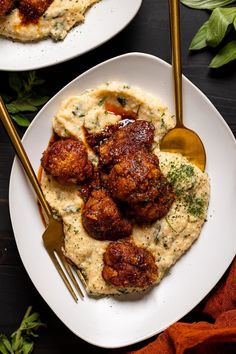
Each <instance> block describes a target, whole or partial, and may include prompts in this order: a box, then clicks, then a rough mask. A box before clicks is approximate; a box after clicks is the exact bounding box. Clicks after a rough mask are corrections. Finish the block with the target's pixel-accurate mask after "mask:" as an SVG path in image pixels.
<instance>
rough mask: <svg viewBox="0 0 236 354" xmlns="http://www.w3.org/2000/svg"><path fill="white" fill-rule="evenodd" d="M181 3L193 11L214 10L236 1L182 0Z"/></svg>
mask: <svg viewBox="0 0 236 354" xmlns="http://www.w3.org/2000/svg"><path fill="white" fill-rule="evenodd" d="M181 2H182V3H183V4H184V5H186V6H188V7H191V8H193V9H207V10H214V9H215V8H216V7H220V6H225V5H229V4H232V3H233V2H235V0H181Z"/></svg>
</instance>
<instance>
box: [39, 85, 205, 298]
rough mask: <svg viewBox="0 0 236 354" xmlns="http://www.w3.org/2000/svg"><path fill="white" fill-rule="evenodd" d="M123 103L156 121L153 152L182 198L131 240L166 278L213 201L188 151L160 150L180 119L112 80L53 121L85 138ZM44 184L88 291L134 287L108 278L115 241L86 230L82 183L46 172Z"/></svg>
mask: <svg viewBox="0 0 236 354" xmlns="http://www.w3.org/2000/svg"><path fill="white" fill-rule="evenodd" d="M117 102H119V103H120V104H121V105H122V106H125V109H126V110H127V111H132V112H135V113H136V115H137V119H142V120H147V121H150V122H152V124H153V125H154V127H155V138H154V143H153V148H152V152H153V153H154V154H156V155H157V156H158V158H159V162H160V168H161V171H162V173H163V174H164V176H165V177H166V178H167V180H168V181H169V182H170V183H171V184H172V186H173V189H174V191H175V194H176V200H175V201H174V203H173V204H172V206H171V208H170V210H169V212H168V214H167V215H166V216H165V217H164V218H162V219H160V220H158V221H156V222H154V223H151V224H146V225H135V226H134V229H133V232H132V235H131V239H132V241H133V243H134V244H135V245H137V246H139V247H143V248H145V249H147V250H148V251H150V252H151V253H152V255H153V256H154V258H155V262H156V265H157V267H158V278H157V281H156V283H158V282H160V280H161V279H162V278H163V276H164V275H165V274H166V273H167V272H168V270H169V269H170V267H171V266H172V265H173V264H174V263H175V262H176V261H177V260H178V259H179V258H180V257H181V256H182V255H183V254H184V253H185V252H186V251H187V250H188V249H189V248H190V246H191V245H192V243H193V242H194V241H195V240H196V239H197V238H198V236H199V234H200V231H201V228H202V226H203V223H204V221H205V219H206V215H207V208H208V201H209V189H210V187H209V180H208V176H207V174H206V173H203V172H202V171H201V170H199V169H198V168H197V167H196V166H194V165H192V164H191V163H189V162H188V161H187V160H186V159H185V158H184V157H183V156H181V155H178V154H172V153H164V152H160V151H159V141H160V139H161V138H162V136H163V135H164V134H165V133H166V132H167V131H168V130H169V129H170V128H172V127H173V126H174V124H175V122H174V120H173V117H172V116H171V115H170V113H169V111H168V108H167V107H166V106H165V105H164V104H163V103H162V102H160V101H159V100H158V99H157V98H155V97H153V96H152V95H150V94H148V93H146V92H143V91H142V90H140V89H139V88H136V87H131V86H129V85H126V84H123V83H119V82H108V83H105V84H103V85H101V86H99V87H97V88H96V89H93V90H89V91H86V92H84V93H83V94H81V95H79V96H74V97H70V98H69V99H67V100H66V101H65V102H63V103H62V105H61V107H60V109H59V111H58V112H57V114H56V116H55V117H54V120H53V129H54V131H55V132H56V133H57V134H58V135H59V136H61V137H64V138H66V137H68V138H69V137H72V138H78V139H81V140H82V141H84V142H85V144H86V140H85V135H84V128H83V127H85V128H86V129H87V131H89V132H91V133H98V132H100V131H101V130H102V129H104V128H105V127H106V126H107V125H109V124H114V123H116V122H118V121H119V120H120V119H121V116H120V115H119V114H114V113H111V112H109V111H108V110H106V107H107V104H110V105H112V104H114V105H115V104H116V105H117ZM89 159H90V160H91V161H92V163H93V164H94V165H96V164H97V161H98V158H97V156H96V154H95V153H94V152H93V151H92V150H89ZM41 184H42V188H43V191H44V194H45V197H46V199H47V201H48V203H49V205H50V206H51V209H52V211H53V213H54V215H55V216H56V217H59V218H62V219H63V222H64V231H65V248H64V252H65V255H66V256H67V257H68V258H69V259H70V260H71V261H72V262H73V263H74V264H76V266H77V267H78V268H79V269H80V270H81V273H82V274H83V276H84V279H85V282H86V287H87V291H88V292H89V293H90V294H93V295H95V296H97V295H107V294H118V293H121V292H127V293H128V292H131V291H134V289H133V288H126V289H125V290H124V288H119V287H116V286H113V285H111V284H108V283H107V282H105V280H104V279H103V277H102V269H103V255H104V252H105V250H106V248H107V245H108V244H109V242H110V241H101V240H95V239H94V238H92V237H90V236H89V235H88V234H87V232H86V231H85V230H84V228H83V225H82V221H81V210H82V208H83V204H84V202H83V200H82V198H81V197H80V194H79V192H78V186H62V185H59V184H58V183H57V182H56V181H55V180H54V179H53V177H51V176H48V175H46V174H45V173H43V174H42V180H41Z"/></svg>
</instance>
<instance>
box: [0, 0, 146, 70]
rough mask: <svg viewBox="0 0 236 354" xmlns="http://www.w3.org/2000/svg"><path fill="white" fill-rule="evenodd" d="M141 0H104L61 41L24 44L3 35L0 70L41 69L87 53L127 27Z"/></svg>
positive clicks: (1, 39)
mask: <svg viewBox="0 0 236 354" xmlns="http://www.w3.org/2000/svg"><path fill="white" fill-rule="evenodd" d="M141 3H142V0H128V1H127V0H101V2H99V3H97V4H95V5H94V6H93V7H92V8H91V9H89V10H88V11H87V13H86V16H85V22H84V23H83V24H81V25H78V26H76V27H75V28H73V29H72V30H71V31H70V32H69V33H68V35H67V37H66V38H65V39H64V40H63V41H59V42H54V41H53V40H52V39H46V40H42V41H39V42H35V43H20V42H17V41H12V40H9V39H6V38H2V37H0V53H2V54H1V55H0V70H7V71H14V70H15V71H21V70H32V69H39V68H43V67H46V66H50V65H54V64H58V63H61V62H64V61H66V60H69V59H72V58H74V57H76V56H79V55H81V54H84V53H86V52H88V51H89V50H91V49H93V48H95V47H98V46H99V45H101V44H103V43H104V42H106V41H108V40H109V39H111V38H112V37H114V36H115V35H116V34H117V33H119V32H120V31H121V30H122V29H123V28H124V27H125V26H127V25H128V24H129V22H130V21H131V20H132V19H133V18H134V16H135V15H136V13H137V12H138V10H139V8H140V6H141ZM3 53H4V54H3Z"/></svg>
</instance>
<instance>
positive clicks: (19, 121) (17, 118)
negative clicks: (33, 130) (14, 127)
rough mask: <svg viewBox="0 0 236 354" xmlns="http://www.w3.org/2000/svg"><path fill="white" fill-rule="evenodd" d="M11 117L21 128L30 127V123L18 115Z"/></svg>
mask: <svg viewBox="0 0 236 354" xmlns="http://www.w3.org/2000/svg"><path fill="white" fill-rule="evenodd" d="M11 117H12V119H13V120H14V121H15V122H16V123H17V124H18V125H20V126H21V127H28V126H29V125H30V121H29V120H28V119H27V118H25V117H23V116H22V115H20V114H11Z"/></svg>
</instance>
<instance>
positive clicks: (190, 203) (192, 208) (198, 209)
mask: <svg viewBox="0 0 236 354" xmlns="http://www.w3.org/2000/svg"><path fill="white" fill-rule="evenodd" d="M184 200H185V202H186V203H187V210H188V212H189V214H191V215H193V216H196V217H200V216H201V215H202V214H203V211H204V205H205V203H204V200H203V199H202V198H199V197H196V196H194V195H191V194H188V195H186V196H185V198H184Z"/></svg>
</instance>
